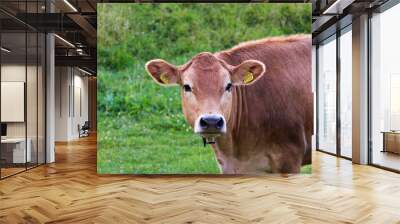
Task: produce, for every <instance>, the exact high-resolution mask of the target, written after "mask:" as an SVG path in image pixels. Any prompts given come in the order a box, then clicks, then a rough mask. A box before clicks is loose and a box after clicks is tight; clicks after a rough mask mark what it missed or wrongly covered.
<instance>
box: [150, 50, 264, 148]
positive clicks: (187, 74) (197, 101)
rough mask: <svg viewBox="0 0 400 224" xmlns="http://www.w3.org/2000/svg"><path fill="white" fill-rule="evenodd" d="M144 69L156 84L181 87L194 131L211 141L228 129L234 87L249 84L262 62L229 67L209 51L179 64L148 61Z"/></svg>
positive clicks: (188, 119) (184, 104) (257, 74)
mask: <svg viewBox="0 0 400 224" xmlns="http://www.w3.org/2000/svg"><path fill="white" fill-rule="evenodd" d="M146 70H147V72H148V73H149V74H150V76H151V77H152V78H153V79H154V81H156V82H157V83H158V84H160V85H163V86H173V85H176V86H180V87H181V96H182V108H183V113H184V115H185V118H186V120H187V122H188V123H189V124H190V125H191V126H192V127H193V129H194V132H195V133H198V134H200V135H202V136H203V137H204V138H206V139H211V141H212V140H213V139H214V138H215V137H216V136H218V135H221V134H224V133H225V132H226V131H227V128H229V127H227V121H228V120H229V118H230V116H231V110H232V101H233V94H234V91H235V89H234V88H235V86H238V85H251V84H252V83H254V82H255V81H257V80H258V78H259V77H261V75H262V74H263V73H264V71H265V68H264V64H263V63H262V62H260V61H256V60H247V61H244V62H243V63H241V64H240V65H237V66H231V65H229V64H227V63H226V62H224V61H222V60H220V59H218V58H216V57H215V56H214V55H213V54H211V53H207V52H206V53H200V54H198V55H196V56H195V57H194V58H192V59H191V60H190V61H189V62H188V63H186V64H184V65H182V66H179V67H177V66H174V65H172V64H169V63H168V62H166V61H164V60H160V59H156V60H151V61H149V62H148V63H147V64H146Z"/></svg>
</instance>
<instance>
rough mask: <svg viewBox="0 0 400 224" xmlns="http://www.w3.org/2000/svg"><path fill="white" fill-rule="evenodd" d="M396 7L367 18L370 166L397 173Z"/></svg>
mask: <svg viewBox="0 0 400 224" xmlns="http://www.w3.org/2000/svg"><path fill="white" fill-rule="evenodd" d="M399 21H400V5H396V6H394V7H392V8H390V9H388V10H387V11H384V12H383V13H380V14H375V15H374V16H373V17H372V18H371V29H372V32H371V35H372V36H371V40H372V43H371V53H372V54H371V60H372V61H371V69H372V70H371V99H370V100H371V102H370V103H371V111H370V113H371V114H370V116H371V122H372V123H371V130H370V132H371V140H372V154H371V155H370V156H371V159H372V161H371V162H372V163H373V164H375V165H379V166H384V167H387V168H391V169H395V170H400V100H399V99H400V63H399V52H400V45H399V40H400V30H399V29H398V28H397V27H398V22H399Z"/></svg>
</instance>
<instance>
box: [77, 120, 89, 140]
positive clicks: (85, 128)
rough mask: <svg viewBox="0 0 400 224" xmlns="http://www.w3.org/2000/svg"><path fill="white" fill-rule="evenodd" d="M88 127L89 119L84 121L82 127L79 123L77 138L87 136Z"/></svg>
mask: <svg viewBox="0 0 400 224" xmlns="http://www.w3.org/2000/svg"><path fill="white" fill-rule="evenodd" d="M89 129H90V125H89V121H85V123H84V124H83V125H82V127H80V125H79V124H78V130H79V138H80V137H87V136H89Z"/></svg>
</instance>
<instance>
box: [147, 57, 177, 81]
mask: <svg viewBox="0 0 400 224" xmlns="http://www.w3.org/2000/svg"><path fill="white" fill-rule="evenodd" d="M146 70H147V73H149V75H150V76H151V78H153V79H154V81H156V82H157V83H158V84H160V85H163V86H173V85H177V84H179V82H180V77H179V71H178V68H177V67H176V66H175V65H172V64H170V63H168V62H166V61H164V60H161V59H154V60H151V61H149V62H147V63H146Z"/></svg>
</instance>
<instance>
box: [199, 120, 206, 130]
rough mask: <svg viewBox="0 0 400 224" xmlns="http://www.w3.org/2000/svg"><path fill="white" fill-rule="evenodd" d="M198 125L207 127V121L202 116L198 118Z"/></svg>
mask: <svg viewBox="0 0 400 224" xmlns="http://www.w3.org/2000/svg"><path fill="white" fill-rule="evenodd" d="M200 127H201V128H206V127H207V121H206V120H204V119H203V118H200Z"/></svg>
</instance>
